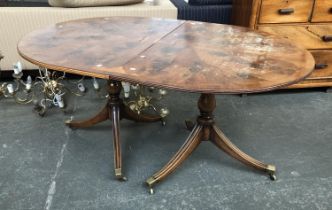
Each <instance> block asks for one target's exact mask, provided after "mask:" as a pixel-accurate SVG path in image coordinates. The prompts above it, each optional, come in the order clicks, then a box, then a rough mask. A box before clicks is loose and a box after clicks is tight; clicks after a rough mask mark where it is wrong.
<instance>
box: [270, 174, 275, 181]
mask: <svg viewBox="0 0 332 210" xmlns="http://www.w3.org/2000/svg"><path fill="white" fill-rule="evenodd" d="M269 177H270V179H271V180H272V181H276V180H277V176H276V174H275V173H270V174H269Z"/></svg>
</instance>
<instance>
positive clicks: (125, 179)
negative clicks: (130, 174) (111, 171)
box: [119, 176, 128, 182]
mask: <svg viewBox="0 0 332 210" xmlns="http://www.w3.org/2000/svg"><path fill="white" fill-rule="evenodd" d="M119 180H120V181H123V182H125V181H127V180H128V179H127V177H125V176H123V177H121V178H119Z"/></svg>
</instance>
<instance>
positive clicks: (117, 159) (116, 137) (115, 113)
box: [110, 105, 126, 180]
mask: <svg viewBox="0 0 332 210" xmlns="http://www.w3.org/2000/svg"><path fill="white" fill-rule="evenodd" d="M110 115H111V116H110V118H111V119H112V123H113V147H114V168H115V177H116V178H117V179H120V180H126V177H124V176H123V174H122V168H121V167H122V158H121V143H120V108H119V106H118V105H112V106H111V113H110Z"/></svg>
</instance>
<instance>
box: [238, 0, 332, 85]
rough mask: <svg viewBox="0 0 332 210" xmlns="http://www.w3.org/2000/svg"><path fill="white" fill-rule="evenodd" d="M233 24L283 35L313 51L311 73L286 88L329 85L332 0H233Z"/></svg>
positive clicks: (330, 75) (331, 76) (330, 81)
mask: <svg viewBox="0 0 332 210" xmlns="http://www.w3.org/2000/svg"><path fill="white" fill-rule="evenodd" d="M233 24H235V25H241V26H247V27H250V28H253V29H256V30H260V31H265V32H268V33H272V34H276V35H279V36H283V37H285V38H288V39H290V40H292V41H293V42H294V43H297V44H299V45H301V46H303V47H305V48H306V49H308V50H309V51H310V52H311V53H312V54H313V56H314V58H315V60H316V69H315V70H314V72H313V73H312V74H311V75H310V76H309V77H308V78H307V79H306V80H304V81H302V82H300V83H297V84H295V85H292V86H290V87H289V88H306V87H332V0H233Z"/></svg>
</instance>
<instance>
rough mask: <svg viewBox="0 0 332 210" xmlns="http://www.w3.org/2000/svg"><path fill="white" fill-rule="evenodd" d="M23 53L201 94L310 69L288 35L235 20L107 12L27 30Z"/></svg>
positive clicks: (257, 85) (52, 63)
mask: <svg viewBox="0 0 332 210" xmlns="http://www.w3.org/2000/svg"><path fill="white" fill-rule="evenodd" d="M18 51H19V53H20V54H21V56H22V57H24V58H25V59H27V60H29V61H30V62H32V63H34V64H37V65H40V66H43V67H46V68H50V69H54V70H59V71H66V72H71V73H77V74H81V75H88V76H95V77H99V78H105V79H109V78H112V79H117V80H124V81H129V82H133V83H140V84H145V85H151V86H160V87H166V88H171V89H177V90H182V91H189V92H200V93H248V92H261V91H267V90H272V89H275V88H278V87H281V86H286V85H290V84H293V83H296V82H298V81H300V80H302V79H303V78H305V77H306V76H308V75H309V74H310V73H311V72H312V70H313V69H314V59H313V57H312V55H311V54H310V53H309V52H308V51H306V50H304V49H303V48H302V47H299V46H298V45H296V44H294V43H292V42H291V41H289V40H287V39H284V38H279V37H277V36H274V35H270V34H268V33H264V32H254V31H252V30H251V29H248V28H242V27H237V26H229V25H220V24H212V23H201V22H194V21H179V20H167V19H155V18H138V17H112V18H94V19H84V20H77V21H70V22H64V23H58V24H56V25H53V26H49V27H46V28H43V29H40V30H37V31H34V32H32V33H30V34H28V35H26V36H25V37H24V38H23V39H22V40H21V41H20V42H19V44H18Z"/></svg>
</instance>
